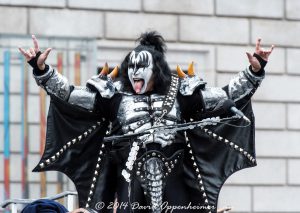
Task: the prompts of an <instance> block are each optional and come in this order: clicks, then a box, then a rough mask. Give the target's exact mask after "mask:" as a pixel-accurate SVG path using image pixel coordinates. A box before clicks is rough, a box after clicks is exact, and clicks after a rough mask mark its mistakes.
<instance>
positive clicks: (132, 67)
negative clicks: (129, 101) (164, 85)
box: [128, 51, 153, 94]
mask: <svg viewBox="0 0 300 213" xmlns="http://www.w3.org/2000/svg"><path fill="white" fill-rule="evenodd" d="M152 69H153V59H152V55H151V53H150V52H148V51H141V52H139V53H136V52H135V51H132V52H131V54H130V56H129V62H128V77H129V80H130V82H131V85H132V88H133V90H134V91H135V92H136V93H137V94H143V93H145V92H148V91H150V90H151V89H152V86H153V85H152V83H153V82H150V81H151V77H152V74H153V70H152Z"/></svg>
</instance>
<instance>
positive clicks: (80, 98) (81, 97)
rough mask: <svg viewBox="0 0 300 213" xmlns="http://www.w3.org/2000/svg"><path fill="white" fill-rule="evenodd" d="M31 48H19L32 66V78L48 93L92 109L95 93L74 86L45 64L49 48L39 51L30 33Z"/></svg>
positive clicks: (36, 41)
mask: <svg viewBox="0 0 300 213" xmlns="http://www.w3.org/2000/svg"><path fill="white" fill-rule="evenodd" d="M32 41H33V46H34V47H33V48H30V49H28V50H24V49H23V48H19V50H20V52H21V53H22V54H23V56H24V57H25V59H26V60H27V62H28V63H29V64H30V65H31V66H32V68H33V75H34V78H35V80H36V82H37V84H38V85H39V86H41V87H42V88H43V89H45V91H46V92H47V93H48V94H51V95H54V96H56V97H58V98H60V99H62V100H64V101H66V102H69V103H71V104H74V105H77V106H80V107H82V108H85V109H88V110H90V111H91V110H94V103H95V97H96V93H95V92H91V91H90V90H89V89H88V88H86V87H75V86H72V85H70V84H69V81H68V80H67V79H66V78H65V77H64V76H62V75H61V74H60V73H58V72H57V71H56V70H55V69H53V68H52V67H51V66H49V65H47V64H46V59H47V57H48V55H49V53H50V52H51V48H48V49H46V50H45V51H44V52H41V51H40V48H39V44H38V40H37V39H36V37H35V36H34V35H32Z"/></svg>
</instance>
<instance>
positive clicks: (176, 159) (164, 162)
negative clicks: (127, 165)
mask: <svg viewBox="0 0 300 213" xmlns="http://www.w3.org/2000/svg"><path fill="white" fill-rule="evenodd" d="M183 153H184V150H183V149H181V150H178V151H176V152H175V153H174V154H173V155H172V156H170V157H166V156H165V154H164V153H163V152H161V151H157V150H151V151H147V152H145V153H144V154H142V155H141V156H140V157H139V158H138V159H137V160H136V161H135V163H134V170H133V171H132V172H135V175H136V176H137V177H138V179H140V180H141V181H142V182H143V181H145V180H146V179H147V173H148V172H149V171H150V170H156V171H157V174H158V171H160V173H161V174H159V176H160V175H162V178H166V177H167V176H169V175H173V174H176V171H177V169H178V168H179V167H180V165H182V160H183ZM154 164H155V165H154ZM151 166H152V167H153V168H148V167H151ZM174 171H175V172H174ZM151 172H152V171H151ZM156 178H158V176H157V177H156Z"/></svg>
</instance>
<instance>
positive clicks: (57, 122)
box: [33, 97, 256, 212]
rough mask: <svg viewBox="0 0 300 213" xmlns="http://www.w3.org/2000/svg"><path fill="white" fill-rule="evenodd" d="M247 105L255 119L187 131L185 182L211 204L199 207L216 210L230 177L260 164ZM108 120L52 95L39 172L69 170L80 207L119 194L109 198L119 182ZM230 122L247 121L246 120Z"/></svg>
mask: <svg viewBox="0 0 300 213" xmlns="http://www.w3.org/2000/svg"><path fill="white" fill-rule="evenodd" d="M241 110H242V111H243V112H244V114H245V115H246V116H247V117H248V118H250V120H251V121H252V123H251V125H250V126H248V127H245V128H237V127H234V126H228V125H224V124H219V125H217V126H209V127H207V128H203V129H193V130H189V131H187V134H186V136H187V138H188V144H187V148H186V150H185V155H184V156H185V157H184V164H183V170H184V171H183V172H184V179H185V180H184V181H185V183H186V186H187V188H188V190H189V192H190V193H192V194H194V196H193V198H191V199H192V200H191V202H192V203H196V204H197V205H198V206H201V207H202V206H205V209H206V210H201V211H199V210H198V211H196V212H216V211H217V210H216V207H217V202H218V196H219V192H220V190H221V187H222V185H223V184H224V182H225V181H226V179H227V178H228V177H229V176H230V175H231V174H233V173H234V172H236V171H239V170H241V169H244V168H248V167H252V166H255V165H256V160H255V145H254V115H253V112H252V107H251V103H250V102H248V103H246V104H245V105H243V107H242V109H241ZM108 123H109V122H108V121H106V120H104V119H103V118H101V116H100V115H97V114H95V113H92V112H88V111H86V110H83V109H81V108H79V107H76V106H74V105H70V104H68V103H65V102H63V101H61V100H59V99H57V98H56V97H51V103H50V108H49V112H48V119H47V135H46V144H45V151H44V153H43V155H42V158H41V160H40V162H39V164H38V165H37V166H36V167H35V168H34V170H33V171H35V172H41V171H59V172H62V173H64V174H66V175H67V176H68V177H69V178H70V179H71V180H72V181H73V182H74V184H75V187H76V189H77V192H78V196H79V206H80V207H90V208H93V209H95V206H96V205H97V203H98V202H99V201H105V200H110V201H113V199H114V198H113V197H110V198H107V197H105V194H106V191H107V190H108V187H109V186H110V185H111V184H114V183H112V182H111V180H112V179H111V178H110V177H109V175H108V173H109V172H108V171H109V170H110V169H111V168H109V164H108V163H107V162H109V160H108V159H107V158H108V157H107V156H108V155H106V154H105V153H107V152H108V151H107V150H109V147H107V146H105V145H104V143H103V137H104V136H105V134H106V131H107V128H108ZM230 123H231V124H235V125H245V122H244V121H241V120H239V121H236V122H230ZM193 199H194V200H193ZM199 202H200V203H199ZM95 210H96V209H95Z"/></svg>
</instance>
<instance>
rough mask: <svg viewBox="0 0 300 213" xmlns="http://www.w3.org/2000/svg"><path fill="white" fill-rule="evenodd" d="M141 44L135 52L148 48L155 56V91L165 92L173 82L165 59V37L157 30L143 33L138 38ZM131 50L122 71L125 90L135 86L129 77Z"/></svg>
mask: <svg viewBox="0 0 300 213" xmlns="http://www.w3.org/2000/svg"><path fill="white" fill-rule="evenodd" d="M137 41H139V45H138V46H137V47H136V48H135V49H134V51H135V52H141V51H143V50H146V51H148V52H150V53H151V55H152V57H153V77H154V78H153V79H154V92H156V93H158V94H165V93H166V92H167V90H168V88H169V86H170V83H171V70H170V68H169V65H168V63H167V62H166V60H165V52H166V49H167V48H166V44H165V40H164V38H163V37H162V36H161V35H160V34H158V33H157V32H156V31H151V32H146V33H143V34H141V36H140V37H139V38H138V39H137ZM130 54H131V52H129V53H128V54H127V55H126V57H125V59H124V60H123V62H122V64H121V67H120V71H121V73H122V82H123V85H124V91H127V92H132V91H133V88H132V85H131V83H130V80H129V78H128V61H129V56H130Z"/></svg>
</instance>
